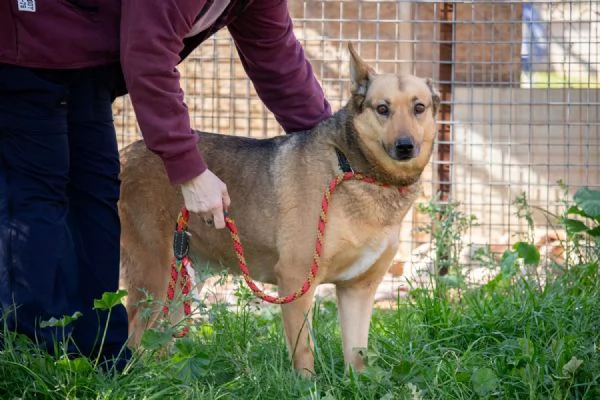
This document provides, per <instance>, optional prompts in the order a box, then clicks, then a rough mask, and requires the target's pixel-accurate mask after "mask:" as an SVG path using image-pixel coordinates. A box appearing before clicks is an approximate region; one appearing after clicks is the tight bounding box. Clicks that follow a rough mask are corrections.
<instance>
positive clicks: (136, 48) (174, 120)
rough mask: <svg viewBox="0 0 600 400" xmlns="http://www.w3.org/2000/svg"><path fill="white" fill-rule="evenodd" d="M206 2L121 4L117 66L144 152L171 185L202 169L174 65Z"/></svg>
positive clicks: (153, 0)
mask: <svg viewBox="0 0 600 400" xmlns="http://www.w3.org/2000/svg"><path fill="white" fill-rule="evenodd" d="M204 3H205V1H202V0H123V2H122V10H121V64H122V68H123V74H124V77H125V83H126V85H127V90H128V92H129V95H130V97H131V101H132V104H133V108H134V110H135V114H136V117H137V120H138V124H139V126H140V129H141V131H142V136H143V138H144V141H145V143H146V145H147V146H148V148H149V149H150V150H151V151H152V152H154V153H156V154H157V155H158V156H160V158H161V159H162V160H163V162H164V165H165V168H166V170H167V174H168V176H169V180H170V181H171V183H173V184H178V183H183V182H186V181H188V180H190V179H192V178H194V177H195V176H197V175H199V174H201V173H202V172H203V171H204V170H205V169H206V164H205V162H204V160H203V158H202V155H201V154H200V152H199V151H198V149H197V141H198V138H197V135H196V134H194V133H193V132H192V130H191V128H190V116H189V113H188V109H187V106H186V105H185V103H184V101H183V100H184V99H183V91H182V89H181V85H180V82H179V72H178V71H177V68H176V66H177V64H178V63H179V61H180V57H179V52H180V51H181V49H182V48H183V39H182V38H183V37H184V36H185V35H186V34H187V33H188V32H189V31H190V29H191V27H192V24H193V20H194V18H195V16H196V15H198V14H199V12H200V9H201V8H202V6H203V5H204Z"/></svg>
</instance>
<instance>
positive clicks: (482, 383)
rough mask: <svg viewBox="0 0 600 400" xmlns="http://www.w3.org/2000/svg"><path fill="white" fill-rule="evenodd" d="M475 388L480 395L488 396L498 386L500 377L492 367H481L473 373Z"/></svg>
mask: <svg viewBox="0 0 600 400" xmlns="http://www.w3.org/2000/svg"><path fill="white" fill-rule="evenodd" d="M471 384H472V385H473V390H474V391H475V393H477V394H478V395H480V396H487V395H488V394H490V393H491V392H493V391H494V390H496V388H497V387H498V377H497V376H496V374H495V373H494V371H492V370H491V369H490V368H486V367H484V368H479V369H478V370H477V371H475V372H474V373H473V375H471Z"/></svg>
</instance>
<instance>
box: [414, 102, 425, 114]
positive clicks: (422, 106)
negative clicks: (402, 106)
mask: <svg viewBox="0 0 600 400" xmlns="http://www.w3.org/2000/svg"><path fill="white" fill-rule="evenodd" d="M425 109H426V107H425V104H423V103H417V104H415V115H419V114H423V113H424V112H425Z"/></svg>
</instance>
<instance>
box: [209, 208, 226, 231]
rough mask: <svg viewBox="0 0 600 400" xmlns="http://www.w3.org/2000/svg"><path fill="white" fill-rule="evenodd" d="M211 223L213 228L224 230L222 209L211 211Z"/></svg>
mask: <svg viewBox="0 0 600 400" xmlns="http://www.w3.org/2000/svg"><path fill="white" fill-rule="evenodd" d="M212 215H213V223H214V225H215V228H217V229H223V228H225V216H224V215H223V209H222V208H221V207H219V208H215V209H213V214H212Z"/></svg>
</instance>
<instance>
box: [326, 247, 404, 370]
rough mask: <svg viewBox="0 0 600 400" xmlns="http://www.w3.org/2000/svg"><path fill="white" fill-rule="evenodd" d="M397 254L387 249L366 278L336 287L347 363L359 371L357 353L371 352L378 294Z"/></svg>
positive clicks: (360, 364) (360, 361)
mask: <svg viewBox="0 0 600 400" xmlns="http://www.w3.org/2000/svg"><path fill="white" fill-rule="evenodd" d="M394 254H395V249H394V248H390V249H388V250H387V251H386V252H385V253H384V254H383V255H382V256H381V257H380V258H379V260H377V262H376V263H375V264H374V265H373V266H372V267H371V268H370V270H369V271H368V272H367V273H366V274H365V275H364V276H363V277H360V278H358V279H356V280H353V281H349V282H340V283H337V284H336V295H337V300H338V313H339V318H340V327H341V331H342V346H343V349H344V361H345V362H346V365H352V366H353V367H354V368H355V369H356V370H358V371H361V370H363V369H364V367H365V362H364V357H363V356H362V355H361V354H359V352H358V351H359V350H363V349H367V348H368V344H369V343H368V341H369V326H370V324H371V315H372V313H373V303H374V301H375V293H376V292H377V288H378V287H379V284H380V283H381V281H382V280H383V277H384V275H385V273H386V272H387V271H388V269H389V267H390V265H391V262H392V258H393V256H394Z"/></svg>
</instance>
